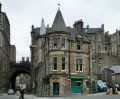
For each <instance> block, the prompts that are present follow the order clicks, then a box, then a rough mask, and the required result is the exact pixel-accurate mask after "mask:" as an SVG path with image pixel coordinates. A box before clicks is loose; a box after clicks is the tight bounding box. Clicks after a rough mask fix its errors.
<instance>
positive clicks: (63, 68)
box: [62, 58, 65, 70]
mask: <svg viewBox="0 0 120 99" xmlns="http://www.w3.org/2000/svg"><path fill="white" fill-rule="evenodd" d="M62 70H65V58H62Z"/></svg>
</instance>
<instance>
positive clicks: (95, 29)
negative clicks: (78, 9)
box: [84, 28, 103, 33]
mask: <svg viewBox="0 0 120 99" xmlns="http://www.w3.org/2000/svg"><path fill="white" fill-rule="evenodd" d="M102 31H103V30H102V28H85V29H84V32H86V33H99V32H102Z"/></svg>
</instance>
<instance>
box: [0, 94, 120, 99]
mask: <svg viewBox="0 0 120 99" xmlns="http://www.w3.org/2000/svg"><path fill="white" fill-rule="evenodd" d="M53 98H54V99H119V98H120V94H116V95H106V94H105V93H97V94H87V95H74V96H71V97H36V96H34V95H26V94H25V99H53ZM0 99H19V96H16V95H14V96H13V95H6V94H3V95H2V96H0Z"/></svg>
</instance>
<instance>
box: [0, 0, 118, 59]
mask: <svg viewBox="0 0 120 99" xmlns="http://www.w3.org/2000/svg"><path fill="white" fill-rule="evenodd" d="M0 1H1V2H2V4H3V5H2V11H3V12H6V14H7V15H8V18H9V21H10V25H11V44H14V45H16V49H17V60H21V57H27V56H30V49H29V46H30V42H31V38H30V31H31V25H32V24H33V25H34V26H35V27H39V26H40V24H41V19H42V18H44V20H45V24H46V25H47V24H49V25H50V26H51V25H52V23H53V20H54V17H55V14H56V11H57V9H58V5H57V4H58V3H60V5H61V11H62V14H63V17H64V20H65V23H66V25H67V26H72V25H73V24H74V21H77V20H80V19H82V20H83V21H84V27H86V25H90V27H100V26H101V24H103V23H104V24H105V31H109V32H110V34H112V33H114V32H115V30H116V29H120V13H119V11H120V0H0Z"/></svg>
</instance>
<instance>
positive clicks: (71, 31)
mask: <svg viewBox="0 0 120 99" xmlns="http://www.w3.org/2000/svg"><path fill="white" fill-rule="evenodd" d="M67 31H68V32H69V33H70V39H71V40H73V41H75V37H76V36H77V35H78V34H81V35H82V37H83V41H84V42H89V43H90V40H89V39H88V38H87V37H86V36H85V34H84V33H82V32H79V31H77V30H76V29H75V28H70V27H69V28H67Z"/></svg>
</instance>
